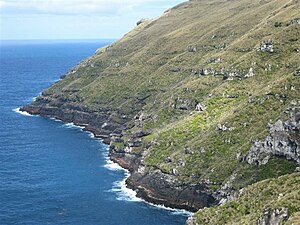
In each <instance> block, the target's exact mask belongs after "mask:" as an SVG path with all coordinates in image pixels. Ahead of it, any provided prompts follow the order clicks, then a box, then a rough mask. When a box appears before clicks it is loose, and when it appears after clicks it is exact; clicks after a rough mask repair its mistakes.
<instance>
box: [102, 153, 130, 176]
mask: <svg viewBox="0 0 300 225" xmlns="http://www.w3.org/2000/svg"><path fill="white" fill-rule="evenodd" d="M107 154H108V153H107V152H106V153H105V155H106V156H104V158H105V161H106V164H105V165H104V167H105V168H106V169H108V170H110V171H117V170H123V171H126V170H125V169H123V168H122V167H121V166H119V164H117V163H114V162H113V161H111V160H110V158H109V157H108V156H107ZM126 172H127V171H126Z"/></svg>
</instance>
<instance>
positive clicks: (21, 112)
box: [12, 108, 33, 116]
mask: <svg viewBox="0 0 300 225" xmlns="http://www.w3.org/2000/svg"><path fill="white" fill-rule="evenodd" d="M12 111H14V112H16V113H19V114H21V115H23V116H33V115H31V114H29V113H28V112H23V111H21V110H20V108H16V109H13V110H12Z"/></svg>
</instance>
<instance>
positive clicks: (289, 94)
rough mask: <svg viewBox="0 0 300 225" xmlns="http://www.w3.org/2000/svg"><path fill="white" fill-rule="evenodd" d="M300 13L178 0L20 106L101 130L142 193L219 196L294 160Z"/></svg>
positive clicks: (279, 6)
mask: <svg viewBox="0 0 300 225" xmlns="http://www.w3.org/2000/svg"><path fill="white" fill-rule="evenodd" d="M299 12H300V2H299V1H298V0H290V1H286V0H264V1H261V0H244V1H234V0H213V1H211V0H191V1H189V2H185V3H183V4H181V5H178V6H176V7H174V8H172V9H170V10H168V11H166V12H165V13H164V14H163V15H162V16H161V17H159V18H156V19H153V20H145V21H143V23H141V24H140V25H138V26H137V27H136V28H135V29H134V30H133V31H131V32H130V33H128V34H126V35H125V36H124V37H123V38H122V39H120V40H118V41H116V42H115V43H113V44H111V45H109V46H107V47H104V48H102V49H99V50H98V51H97V52H96V54H95V55H93V56H91V57H90V58H88V59H86V60H84V61H83V62H81V63H80V64H79V65H78V66H77V67H75V68H74V69H72V70H71V71H70V72H69V73H68V74H67V75H66V76H64V77H63V79H62V80H61V81H59V82H57V83H55V84H54V85H53V86H51V87H50V88H49V89H47V90H45V91H44V92H43V94H42V96H40V97H39V98H37V100H36V102H34V103H33V104H32V105H30V106H28V107H25V108H24V110H27V111H29V112H31V113H34V114H41V115H44V116H55V117H57V118H60V119H63V120H64V121H73V122H75V123H77V124H84V125H86V126H87V129H89V130H91V131H93V132H95V133H96V134H98V135H100V137H102V138H105V140H106V142H107V143H110V145H111V149H110V156H111V158H112V159H113V160H115V161H117V162H118V163H120V164H121V165H122V166H123V167H125V168H128V169H130V170H131V172H132V175H131V177H130V178H129V180H128V185H129V186H130V187H132V188H137V189H138V190H139V195H140V196H142V197H144V198H146V199H148V200H149V201H153V202H156V203H163V204H167V205H170V206H176V207H181V208H187V209H193V210H195V209H198V208H202V207H204V206H210V205H214V204H216V203H218V202H220V203H224V202H226V201H228V200H232V199H234V198H235V197H236V196H237V193H238V191H239V190H240V189H241V188H244V187H246V186H248V185H251V184H254V183H256V182H258V181H262V180H265V179H270V178H277V177H279V176H282V175H285V174H291V173H293V172H294V171H295V169H296V167H297V166H298V164H299V163H300V135H299V130H300V122H299V121H300V91H299V90H300V76H299V75H300V13H299ZM292 176H293V177H296V178H297V176H299V175H298V174H295V175H292ZM296 178H295V179H296ZM162 180H163V182H162ZM263 184H268V183H263ZM295 185H296V186H297V187H298V188H299V187H300V186H299V184H298V183H297V184H295ZM267 186H268V185H267ZM255 187H256V186H254V188H255ZM276 188H277V187H276ZM278 188H279V189H280V188H282V186H280V182H279V183H278ZM249 190H251V189H249ZM241 201H243V200H241ZM261 201H262V202H264V201H269V200H265V199H264V198H261ZM241 204H243V203H241ZM227 206H228V207H229V206H231V205H230V204H229V205H226V206H224V207H227ZM286 207H288V206H286ZM261 209H262V208H261V207H260V208H257V210H261ZM297 210H298V208H297ZM206 212H208V213H209V214H210V213H211V212H212V211H206V210H204V211H201V213H206ZM201 213H199V214H197V215H202V214H201ZM209 214H208V215H209ZM251 214H252V213H251ZM256 215H258V214H255V216H256ZM253 216H254V214H253ZM197 218H199V217H197ZM251 218H256V217H251ZM220 221H221V220H220Z"/></svg>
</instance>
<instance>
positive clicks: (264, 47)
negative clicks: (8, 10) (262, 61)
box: [258, 40, 274, 53]
mask: <svg viewBox="0 0 300 225" xmlns="http://www.w3.org/2000/svg"><path fill="white" fill-rule="evenodd" d="M258 50H259V51H262V52H268V53H273V52H274V44H273V42H272V41H270V40H268V41H262V42H261V43H260V47H259V49H258Z"/></svg>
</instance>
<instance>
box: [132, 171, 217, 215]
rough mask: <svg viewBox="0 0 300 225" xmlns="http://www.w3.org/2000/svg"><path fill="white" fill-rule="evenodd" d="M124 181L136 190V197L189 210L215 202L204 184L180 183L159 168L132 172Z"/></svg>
mask: <svg viewBox="0 0 300 225" xmlns="http://www.w3.org/2000/svg"><path fill="white" fill-rule="evenodd" d="M126 183H127V185H128V187H129V188H132V189H136V190H137V193H138V194H137V196H138V197H142V198H143V199H146V200H147V201H149V202H153V203H155V204H162V205H165V206H168V207H176V208H182V209H187V210H191V211H196V210H198V209H201V208H203V207H206V206H212V205H214V204H216V201H215V199H214V197H213V196H212V195H211V194H210V191H209V188H208V187H207V186H206V185H204V184H197V185H184V184H180V183H179V182H178V181H177V180H176V179H175V176H173V175H169V174H164V173H162V172H161V171H160V170H154V171H149V172H143V173H140V172H138V171H137V172H134V173H132V175H131V176H130V177H129V178H128V180H127V182H126Z"/></svg>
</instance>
